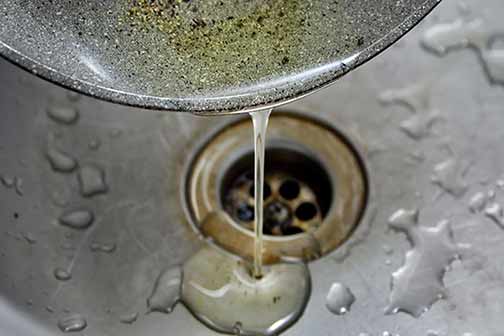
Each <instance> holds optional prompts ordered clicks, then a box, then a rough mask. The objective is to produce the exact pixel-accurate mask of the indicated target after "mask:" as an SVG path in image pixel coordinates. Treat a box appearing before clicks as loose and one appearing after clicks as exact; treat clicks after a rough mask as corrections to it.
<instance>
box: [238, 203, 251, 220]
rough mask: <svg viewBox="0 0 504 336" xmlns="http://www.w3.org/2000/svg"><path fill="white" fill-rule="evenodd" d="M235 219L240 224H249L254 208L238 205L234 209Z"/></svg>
mask: <svg viewBox="0 0 504 336" xmlns="http://www.w3.org/2000/svg"><path fill="white" fill-rule="evenodd" d="M236 218H237V219H238V220H239V221H242V222H251V221H253V220H254V207H252V206H250V205H248V204H244V203H242V204H240V205H238V206H237V208H236Z"/></svg>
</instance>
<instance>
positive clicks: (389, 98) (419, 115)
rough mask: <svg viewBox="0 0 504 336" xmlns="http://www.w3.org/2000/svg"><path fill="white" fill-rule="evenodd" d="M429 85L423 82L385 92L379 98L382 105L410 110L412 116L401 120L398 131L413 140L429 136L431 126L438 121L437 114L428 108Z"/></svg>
mask: <svg viewBox="0 0 504 336" xmlns="http://www.w3.org/2000/svg"><path fill="white" fill-rule="evenodd" d="M430 84H431V83H430V82H428V81H424V82H422V83H419V84H416V85H412V86H410V87H406V88H402V89H391V90H387V91H385V92H383V93H382V94H381V95H380V97H379V100H380V101H381V103H383V104H400V105H404V106H406V107H408V108H409V109H410V111H411V112H412V113H413V115H412V116H411V117H410V118H408V119H406V120H403V121H402V122H401V123H400V125H399V129H400V130H401V131H403V132H404V133H405V134H406V135H407V136H409V137H410V138H412V139H414V140H420V139H422V138H424V137H426V136H428V135H430V133H431V128H432V126H433V125H434V123H435V122H436V121H438V120H439V112H438V111H437V110H435V109H432V108H431V106H430V88H431V85H430Z"/></svg>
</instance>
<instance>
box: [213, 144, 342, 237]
mask: <svg viewBox="0 0 504 336" xmlns="http://www.w3.org/2000/svg"><path fill="white" fill-rule="evenodd" d="M251 167H253V153H252V152H249V153H247V154H245V155H243V156H242V157H241V158H239V159H238V160H236V161H235V162H234V163H233V164H232V165H231V167H229V168H228V169H227V170H226V172H225V173H224V176H223V179H222V184H221V200H222V203H223V207H224V209H225V210H226V211H227V212H228V214H230V215H231V216H232V217H233V219H234V220H235V221H237V222H238V223H239V224H240V225H241V226H243V227H245V228H247V229H249V230H253V229H254V182H253V170H252V169H251ZM265 167H266V172H265V184H264V209H263V211H264V230H263V232H264V234H266V235H273V236H287V235H296V234H300V233H303V232H308V231H313V230H315V229H316V228H317V227H318V226H320V225H321V223H322V220H323V218H324V217H325V215H326V214H327V212H328V211H329V207H330V204H331V202H332V190H331V185H332V184H331V183H330V179H329V176H328V174H327V173H326V171H325V169H324V168H323V167H322V165H321V164H320V163H319V162H318V160H316V159H314V158H313V157H312V156H311V155H309V154H308V153H305V152H302V151H298V150H296V149H291V148H288V147H287V148H283V147H280V148H268V149H267V150H266V162H265ZM299 204H300V205H299Z"/></svg>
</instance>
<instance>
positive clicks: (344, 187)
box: [184, 113, 367, 263]
mask: <svg viewBox="0 0 504 336" xmlns="http://www.w3.org/2000/svg"><path fill="white" fill-rule="evenodd" d="M251 137H252V127H251V122H250V121H249V120H247V119H244V120H241V121H238V122H235V123H231V124H230V125H228V126H227V127H225V128H224V129H222V130H221V131H220V132H218V133H216V134H215V135H214V136H213V137H212V138H211V139H210V140H209V141H208V142H207V143H206V145H205V146H203V147H202V148H201V149H200V151H199V152H198V153H197V155H196V156H195V157H194V159H193V160H192V162H191V164H190V166H189V170H188V173H187V175H186V178H187V180H186V181H185V182H186V193H185V195H184V201H185V203H186V204H185V205H186V209H187V212H188V215H189V219H190V222H191V223H192V224H193V226H194V228H195V229H196V230H197V231H198V232H200V233H201V234H202V235H203V236H204V237H207V238H210V239H211V240H212V241H213V242H214V243H215V244H217V245H219V246H220V247H222V248H224V249H226V250H228V251H229V252H231V253H234V254H237V255H240V256H242V257H244V258H245V259H249V260H250V259H251V258H252V251H253V234H252V232H251V231H250V230H248V229H246V228H244V227H242V226H241V225H240V224H239V223H237V222H236V221H235V220H234V219H233V218H232V216H231V215H230V214H228V213H227V212H226V211H225V205H224V204H223V202H222V185H223V181H224V180H225V178H226V173H227V172H228V171H229V169H230V167H232V166H233V165H234V164H236V162H237V161H239V160H240V159H241V158H243V157H244V156H246V155H247V154H250V153H251V151H252V141H251ZM267 147H268V148H272V147H274V148H279V149H282V150H286V151H292V152H296V153H298V154H300V155H302V156H304V157H305V158H310V159H311V160H314V161H317V162H319V163H320V165H321V166H322V167H324V168H325V169H324V170H325V172H326V173H327V175H328V176H329V181H330V182H329V183H330V184H331V186H332V190H333V192H332V193H333V195H332V197H331V203H330V204H329V205H328V206H327V209H326V213H325V216H324V218H323V220H322V222H321V223H320V225H319V226H318V227H317V228H316V229H315V230H313V231H312V232H309V233H302V234H295V235H291V236H266V237H265V244H264V248H265V251H264V253H263V256H264V262H265V263H274V262H277V261H279V260H280V259H282V258H296V259H303V260H313V259H316V258H318V257H320V256H321V255H325V254H327V253H329V252H331V251H332V250H334V249H336V248H337V247H338V246H340V245H341V244H342V243H343V242H344V241H345V240H346V239H347V238H348V236H349V235H350V233H351V232H352V231H353V230H354V228H355V227H356V225H357V224H358V222H359V220H360V217H361V215H362V213H363V210H364V208H365V204H366V200H367V179H366V175H365V172H364V169H363V166H362V164H361V159H360V157H358V156H357V154H356V152H355V150H353V148H352V147H350V146H349V144H348V141H346V140H345V138H343V137H342V136H341V135H340V133H339V132H337V131H335V130H334V129H332V128H330V127H328V126H327V125H324V124H322V123H320V122H317V121H313V120H311V119H308V118H305V117H302V116H298V115H292V114H286V113H285V114H278V113H277V114H273V116H272V117H271V120H270V123H269V129H268V144H267ZM266 160H268V158H266Z"/></svg>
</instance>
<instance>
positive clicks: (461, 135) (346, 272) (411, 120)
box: [0, 0, 504, 336]
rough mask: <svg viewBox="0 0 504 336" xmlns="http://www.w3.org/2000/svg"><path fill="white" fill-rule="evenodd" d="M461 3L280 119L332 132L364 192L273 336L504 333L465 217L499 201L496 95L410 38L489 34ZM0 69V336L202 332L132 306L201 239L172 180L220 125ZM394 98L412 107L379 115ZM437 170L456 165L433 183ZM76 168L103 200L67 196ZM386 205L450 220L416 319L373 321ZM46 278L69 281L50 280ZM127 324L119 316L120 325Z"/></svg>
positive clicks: (78, 184) (495, 258)
mask: <svg viewBox="0 0 504 336" xmlns="http://www.w3.org/2000/svg"><path fill="white" fill-rule="evenodd" d="M466 4H467V8H468V9H469V11H468V10H467V9H464V8H462V9H461V7H460V5H459V3H458V2H457V1H450V0H446V1H445V2H444V3H443V4H442V5H440V7H439V8H438V9H436V11H435V12H434V13H433V16H431V17H429V18H427V20H426V22H424V23H422V24H421V25H420V26H419V27H417V28H415V30H414V31H412V33H411V34H409V35H408V36H407V37H406V38H404V39H403V40H402V41H400V42H399V43H398V44H397V45H396V46H395V47H393V48H392V49H390V50H388V51H387V52H386V53H385V54H383V55H382V56H381V57H378V58H376V59H374V60H373V61H371V62H370V63H368V64H366V65H365V66H363V67H361V68H360V69H358V70H356V71H355V72H354V73H352V74H350V75H348V76H347V77H345V78H343V79H341V80H340V81H339V83H337V84H336V85H335V86H333V87H332V88H329V89H326V90H323V91H321V92H319V93H317V94H315V95H313V96H311V97H308V98H306V99H303V100H301V101H299V102H296V103H294V104H291V105H289V106H286V107H285V108H283V109H284V110H285V111H296V112H298V113H302V114H306V115H308V116H310V115H312V116H316V117H318V118H320V119H322V120H325V121H326V122H327V123H329V124H331V125H332V126H334V127H336V128H337V129H341V130H343V131H344V132H345V134H348V135H349V136H350V138H351V139H353V141H354V145H355V146H357V147H358V148H359V149H360V150H361V151H362V152H363V153H365V157H364V160H365V161H366V164H367V166H368V170H369V181H370V184H371V193H370V197H369V201H368V205H367V210H366V215H365V217H364V219H363V221H362V222H361V223H360V225H359V227H358V228H357V230H356V231H355V232H354V233H353V235H352V236H351V237H350V239H349V240H347V241H346V242H345V243H344V245H343V246H342V247H340V248H338V249H337V250H335V251H334V252H332V253H330V254H328V255H326V256H324V257H322V258H320V259H317V260H315V261H312V262H310V263H309V268H310V271H311V276H312V282H313V284H312V285H313V291H312V294H311V298H310V302H309V304H308V307H307V310H306V312H305V314H304V315H303V317H302V318H301V319H300V320H299V321H298V322H297V323H296V324H295V325H294V326H293V327H292V328H290V329H289V330H288V331H286V333H285V334H286V335H291V336H296V335H335V334H345V335H359V334H361V333H367V334H369V335H382V334H383V333H384V332H389V333H391V334H393V335H395V334H399V335H469V334H471V335H478V336H486V335H487V336H497V335H501V334H502V333H504V323H503V322H502V312H503V311H504V300H503V299H504V285H503V280H502V279H503V272H504V270H503V268H502V267H503V266H502V262H501V256H502V255H503V254H504V244H503V240H504V230H503V228H502V227H500V226H499V223H500V222H499V218H496V216H493V218H494V219H492V218H491V217H492V216H490V217H489V216H487V215H485V214H484V211H483V212H480V211H478V210H477V209H476V210H474V211H473V212H472V211H471V210H470V209H469V203H470V201H471V199H472V198H473V196H474V195H475V194H477V193H479V192H481V193H484V198H485V199H487V201H488V203H489V204H490V203H494V202H495V203H496V204H501V203H502V202H504V197H503V196H504V190H503V189H502V185H503V184H504V182H503V181H501V178H502V177H503V176H502V174H503V168H504V156H503V155H502V148H501V143H502V137H503V131H502V125H503V124H504V114H503V113H502V105H503V103H504V92H503V87H502V86H499V85H492V84H490V81H489V79H488V76H487V74H486V72H485V69H484V68H483V67H482V63H481V62H480V60H479V59H478V57H479V56H478V54H477V53H476V52H474V51H473V50H471V49H464V50H453V51H452V52H450V53H448V54H446V55H445V56H444V57H438V56H436V55H434V54H432V53H429V52H426V51H425V50H424V47H422V46H421V43H420V41H421V39H422V38H423V37H424V34H425V32H426V31H428V30H429V29H430V28H431V27H433V26H435V25H438V24H441V23H451V22H454V21H455V20H457V19H460V18H461V17H463V18H464V20H473V19H476V18H480V17H482V18H485V21H484V22H486V23H488V24H489V25H490V26H491V27H498V26H499V25H500V26H501V27H502V28H504V26H502V23H501V20H500V15H501V13H502V11H503V10H504V5H503V4H502V2H501V1H499V0H487V1H485V2H484V4H483V3H482V2H480V1H477V0H471V1H467V3H466ZM445 28H446V27H445ZM496 47H497V46H496ZM0 74H1V81H0V86H1V90H0V116H1V119H0V175H1V176H2V184H0V225H1V229H0V297H1V300H0V334H1V335H23V336H28V335H30V336H31V335H33V336H38V335H57V334H60V330H59V328H58V321H59V320H60V319H62V318H65V317H68V316H71V315H72V314H74V313H77V314H80V315H81V316H82V317H84V318H85V319H86V321H87V327H86V328H85V329H84V330H83V331H81V332H80V333H79V332H77V335H87V336H95V335H96V336H104V335H108V336H115V335H121V336H129V335H131V336H133V335H146V336H157V335H214V332H212V331H210V330H208V329H207V328H206V327H204V326H203V325H202V324H200V323H199V322H198V321H197V320H196V319H195V318H194V317H193V316H192V315H191V314H190V313H189V312H188V311H187V310H186V309H185V308H184V307H183V306H181V305H179V306H177V307H176V308H175V310H174V311H173V313H171V314H169V315H163V314H159V313H152V314H148V315H146V314H145V313H146V310H147V309H146V299H147V297H148V296H149V294H150V292H151V290H152V287H153V284H154V281H155V279H156V277H157V275H158V274H159V272H160V271H161V270H163V269H164V268H166V267H168V266H171V265H176V264H180V263H182V262H183V261H184V260H186V259H187V258H188V257H189V256H191V255H192V254H193V253H194V252H195V251H197V250H198V249H199V248H200V247H201V246H202V245H204V244H205V243H204V242H203V241H202V240H201V239H200V238H199V237H198V236H197V234H196V233H195V232H194V230H193V228H192V226H191V225H189V223H188V220H187V219H186V214H185V212H184V209H183V202H182V198H183V197H182V194H183V193H184V192H185V190H184V183H183V182H184V181H183V176H184V172H185V171H184V169H185V165H186V164H187V162H188V161H189V160H190V158H191V154H192V153H193V152H194V151H195V149H196V147H197V145H198V144H200V143H201V141H203V140H202V139H204V138H205V137H206V136H207V135H208V134H210V132H212V131H213V130H215V129H217V128H218V127H221V126H223V125H225V124H227V123H229V122H231V121H233V120H235V117H216V118H204V117H195V116H192V115H189V114H183V113H181V114H176V113H175V114H163V113H156V112H152V111H151V112H149V111H145V112H144V111H141V110H137V109H134V108H128V107H123V106H118V105H113V104H110V103H105V102H101V101H98V100H94V99H92V98H88V97H84V96H78V95H75V94H73V93H69V92H68V91H66V90H64V89H62V88H59V87H56V86H54V85H52V84H49V83H47V82H44V81H43V80H41V79H37V78H36V77H34V76H32V75H30V74H28V73H26V72H24V71H22V70H20V69H18V68H16V67H15V66H13V65H12V64H10V63H8V62H6V61H1V62H0ZM398 88H399V89H404V88H406V89H407V90H406V91H404V90H402V91H398V90H395V89H398ZM408 88H409V89H408ZM390 90H392V91H390ZM405 95H406V99H408V97H409V98H411V97H413V103H412V100H411V99H409V100H408V102H409V105H408V104H406V105H405V104H404V103H402V104H401V103H398V104H395V103H394V101H396V100H398V99H399V98H401V97H402V98H403V100H404V96H405ZM422 97H423V98H422ZM387 102H388V103H387ZM412 107H415V108H417V110H413V109H412ZM68 108H70V110H68ZM73 108H75V109H77V110H78V112H79V117H78V119H77V120H75V121H74V120H73V118H70V117H71V116H72V113H73V112H71V109H73ZM54 109H56V110H57V111H56V112H55V111H54ZM58 109H59V110H58ZM48 110H50V113H52V117H49V116H48ZM69 111H70V112H69ZM55 113H56V116H55V115H54V114H55ZM58 113H59V114H58ZM58 115H59V117H58ZM62 116H63V118H62ZM58 118H59V120H60V121H56V120H58ZM65 118H66V119H65ZM62 120H63V121H62ZM64 120H66V121H64ZM48 148H57V149H58V150H59V151H63V152H66V153H67V154H69V155H70V156H71V157H73V158H74V159H76V160H77V162H78V167H75V168H72V169H71V168H68V169H67V170H69V171H68V172H55V171H54V170H53V169H52V168H51V166H50V163H49V161H48V159H47V149H48ZM449 160H451V161H449ZM447 161H449V162H448V163H447ZM450 162H452V163H450ZM453 162H456V163H453ZM440 163H443V164H444V166H443V165H441V166H440V165H439V164H440ZM450 164H452V166H450ZM447 165H448V166H450V167H452V168H453V167H455V168H457V169H455V168H454V169H453V170H452V171H450V172H451V174H445V175H443V171H442V170H443V169H444V168H443V167H446V166H447ZM453 165H455V166H453ZM89 167H95V168H96V167H98V168H99V169H101V170H102V171H103V173H104V174H105V177H104V179H105V184H106V188H100V187H103V186H100V185H99V184H100V182H99V181H98V182H97V180H96V179H95V178H93V177H92V178H91V180H93V181H94V182H89V183H91V184H93V183H94V188H96V189H95V190H98V191H96V193H95V194H94V195H91V196H87V197H84V196H82V195H81V188H82V179H83V178H85V177H83V176H82V174H83V173H82V171H83V170H85V169H88V168H89ZM436 167H437V168H436ZM90 169H91V170H92V169H93V168H90ZM440 170H441V171H440ZM95 172H96V170H95ZM90 174H91V175H92V174H93V173H90ZM98 175H99V174H98ZM446 175H448V176H446ZM95 177H96V176H95ZM433 177H434V179H433ZM99 179H100V177H98V180H99ZM450 183H451V184H452V185H450ZM454 186H455V187H457V188H451V187H454ZM105 189H106V190H107V191H104V190H105ZM494 194H495V195H494ZM401 208H404V209H413V208H418V209H419V212H420V225H426V226H434V225H436V224H437V223H438V222H439V221H441V220H444V219H447V220H449V221H450V223H451V225H452V228H453V232H454V238H453V239H454V240H455V241H456V242H457V243H459V244H469V245H471V246H472V248H471V251H472V252H471V253H470V255H468V256H466V258H463V260H462V261H456V262H455V263H454V264H453V265H452V266H451V269H449V270H448V271H447V272H446V274H445V276H444V285H445V287H446V288H447V293H448V294H447V297H446V298H444V299H441V300H439V301H437V302H435V303H434V304H433V306H432V308H431V309H430V310H429V311H427V312H425V313H424V314H422V315H421V316H420V317H419V318H413V317H411V316H409V315H407V314H405V313H398V314H396V315H385V314H384V309H385V307H386V306H387V304H388V300H389V296H390V293H391V274H392V273H393V272H394V271H396V270H398V269H399V268H400V267H401V266H402V265H403V263H404V260H405V255H406V253H407V251H409V250H411V246H410V244H409V243H408V241H407V239H406V238H405V236H404V235H402V234H396V233H394V232H393V231H391V230H390V227H389V225H388V219H389V217H390V216H391V215H392V214H393V213H394V212H396V210H398V209H401ZM83 209H88V210H90V211H92V213H93V214H94V222H93V223H92V224H91V226H90V227H89V228H87V229H80V230H79V229H75V228H70V227H68V226H65V225H62V223H61V222H60V221H58V219H59V218H60V217H61V216H62V215H63V214H65V213H68V212H69V211H70V212H71V211H72V210H83ZM497 215H498V213H497ZM497 217H498V216H497ZM500 224H502V223H500ZM100 244H101V245H100ZM100 246H101V247H100ZM107 246H108V248H107ZM57 268H62V269H64V270H66V271H69V272H70V273H71V279H69V280H66V281H63V280H58V279H56V277H55V275H54V272H55V270H56V269H57ZM333 282H341V283H344V284H346V285H347V286H348V287H349V288H351V290H352V292H353V294H354V295H355V297H356V301H355V303H354V304H353V306H352V307H351V311H350V312H348V313H347V314H346V315H345V316H343V317H340V316H336V315H333V314H331V313H330V312H329V311H328V310H327V309H326V307H325V299H326V295H327V292H328V290H329V288H330V287H331V284H332V283H333ZM135 313H138V318H137V319H136V321H134V322H133V321H132V319H134V318H132V319H130V320H129V321H130V322H132V323H130V324H129V323H123V322H121V319H123V320H128V319H127V317H131V316H128V315H131V314H135ZM429 332H430V334H429ZM384 335H385V334H384Z"/></svg>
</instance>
